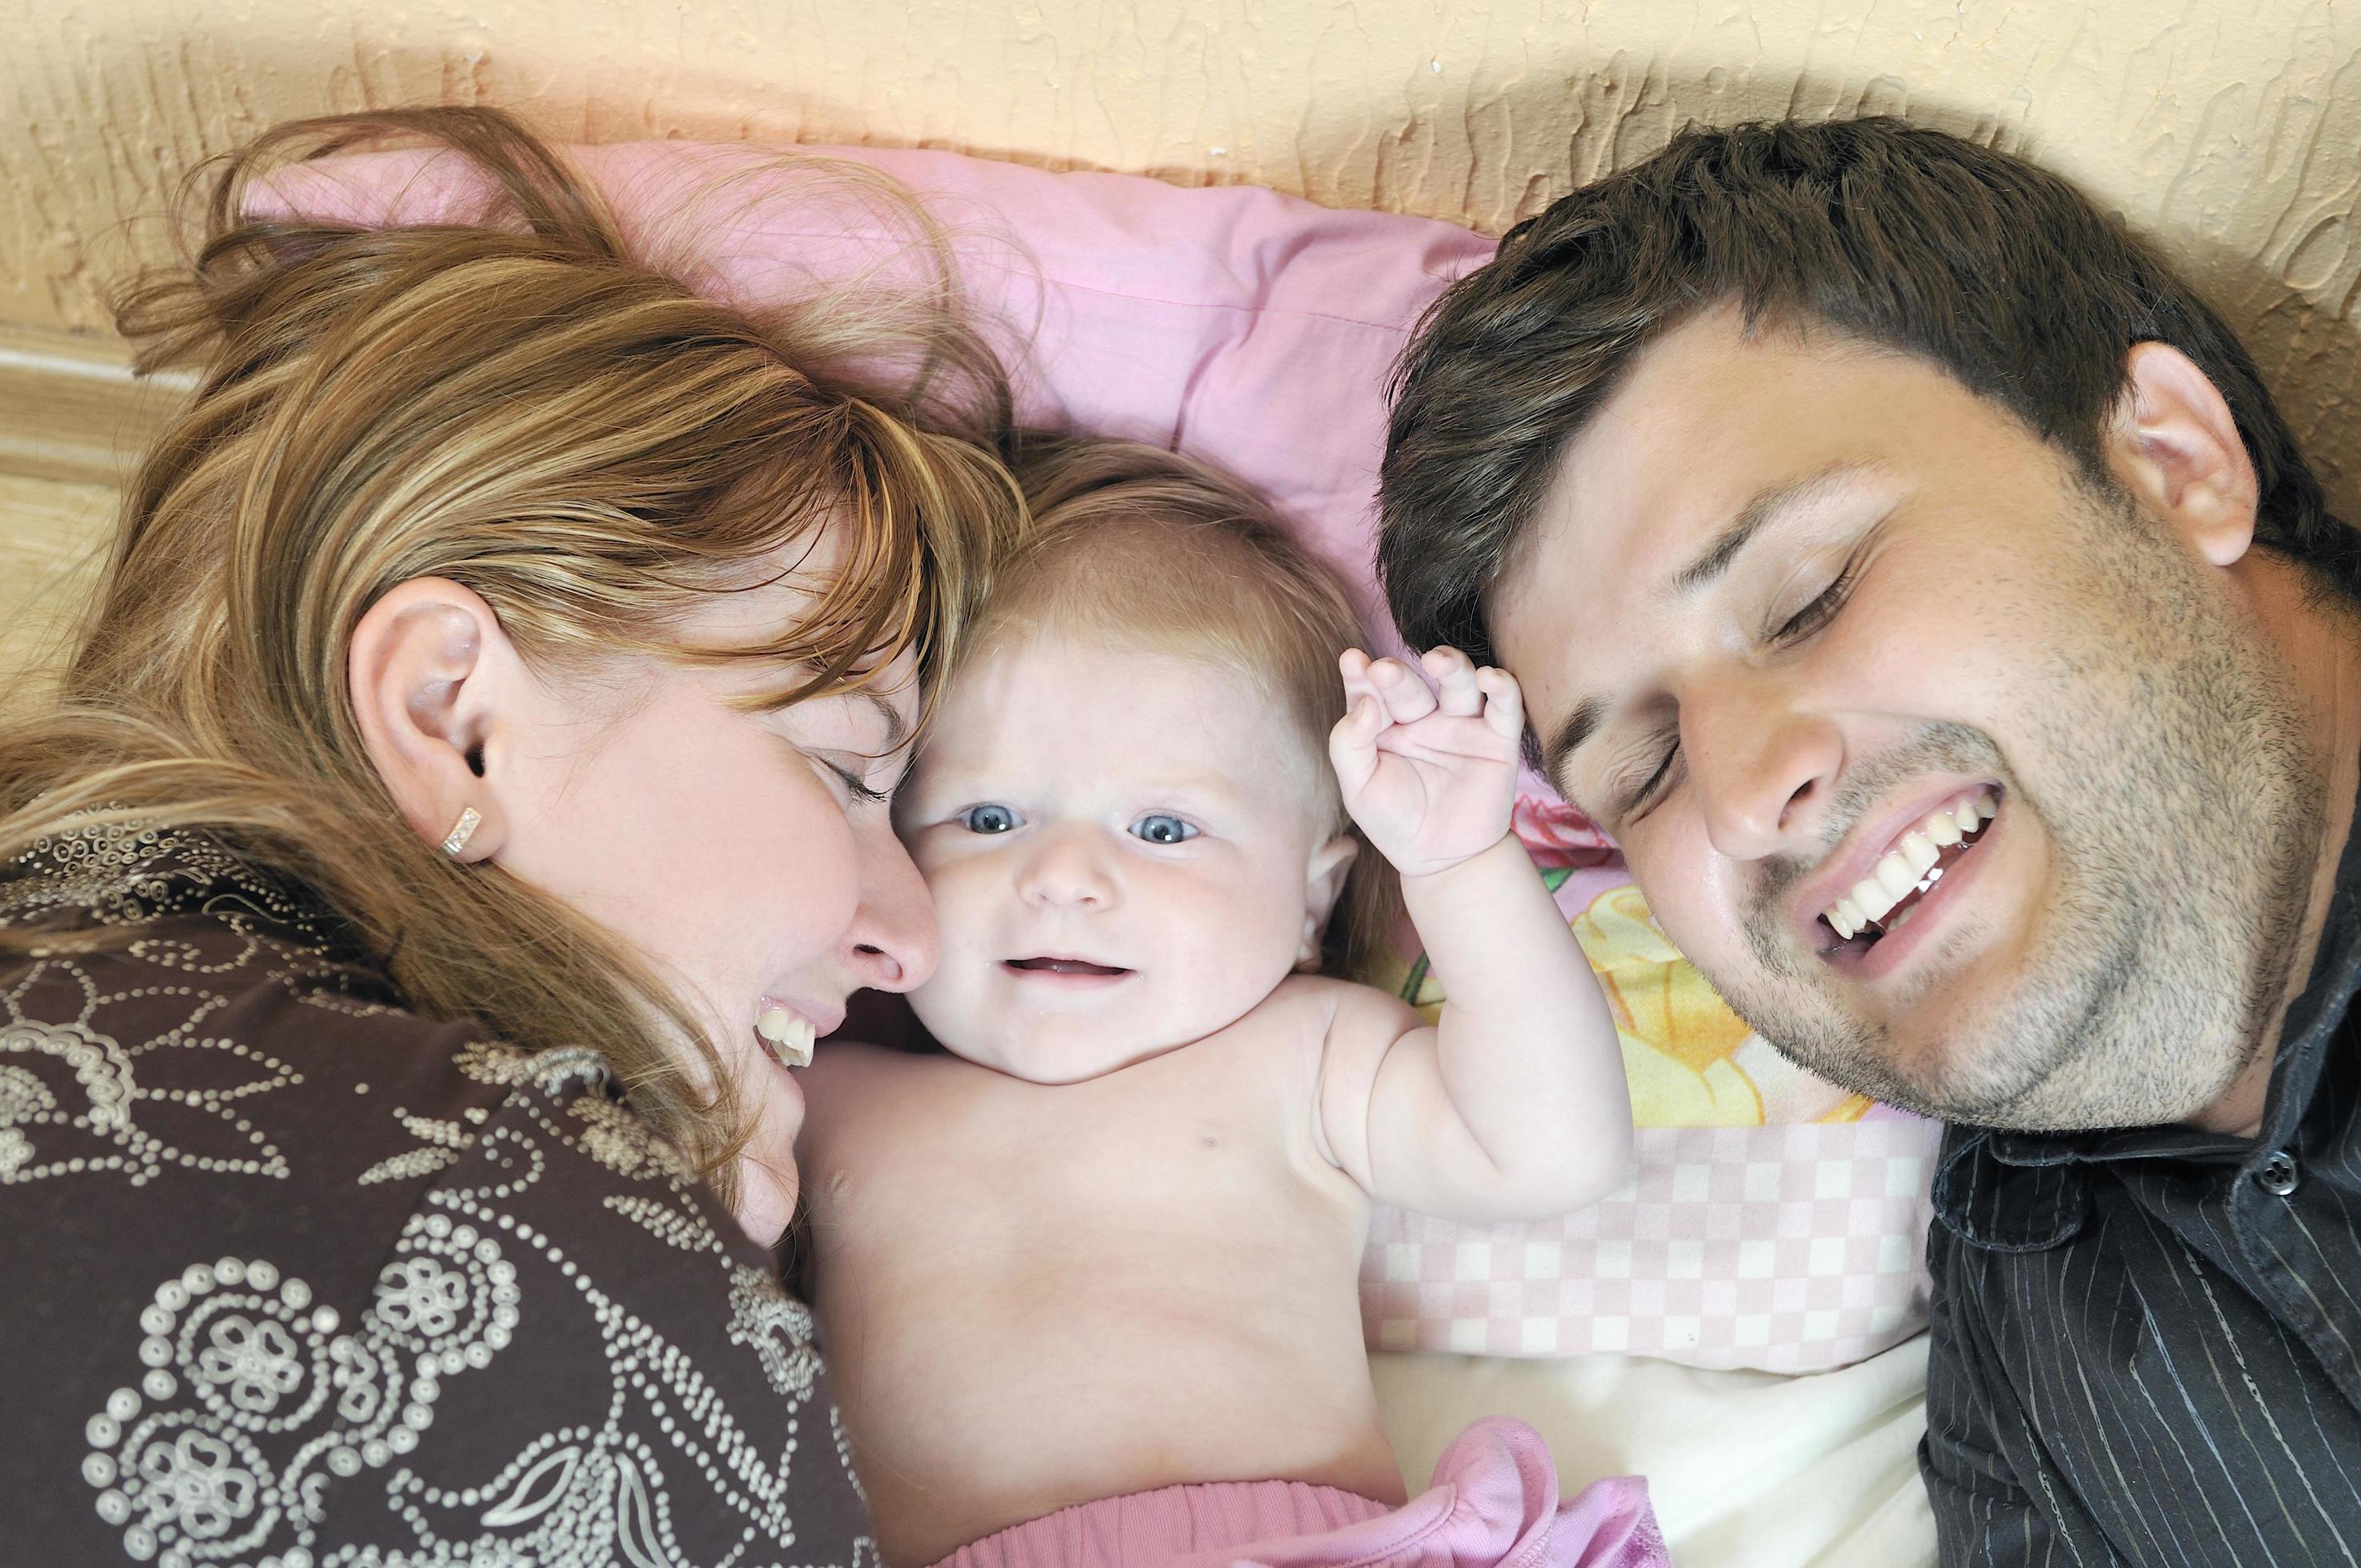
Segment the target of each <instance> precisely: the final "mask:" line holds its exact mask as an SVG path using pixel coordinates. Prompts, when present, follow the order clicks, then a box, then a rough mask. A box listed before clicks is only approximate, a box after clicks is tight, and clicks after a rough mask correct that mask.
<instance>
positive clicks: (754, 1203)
mask: <svg viewBox="0 0 2361 1568" xmlns="http://www.w3.org/2000/svg"><path fill="white" fill-rule="evenodd" d="M802 1190H803V1184H802V1181H801V1180H800V1179H799V1178H798V1176H797V1173H796V1162H795V1157H794V1156H793V1155H789V1156H787V1157H786V1158H785V1161H784V1162H778V1161H774V1160H766V1159H762V1158H758V1157H755V1156H754V1155H753V1154H752V1153H748V1154H742V1155H740V1156H739V1157H738V1201H737V1202H736V1203H735V1204H734V1205H733V1206H732V1211H731V1212H733V1213H735V1214H736V1215H737V1217H738V1228H739V1229H741V1230H742V1231H744V1232H745V1233H746V1236H747V1239H748V1240H750V1241H752V1243H753V1244H754V1245H756V1246H758V1247H762V1248H763V1249H764V1250H765V1251H767V1250H769V1249H770V1248H772V1247H775V1246H777V1245H779V1238H780V1237H781V1236H784V1235H785V1234H787V1224H788V1223H789V1222H790V1221H792V1220H793V1219H794V1218H795V1217H796V1197H797V1195H798V1194H799V1193H800V1192H801V1191H802Z"/></svg>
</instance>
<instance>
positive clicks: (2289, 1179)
mask: <svg viewBox="0 0 2361 1568" xmlns="http://www.w3.org/2000/svg"><path fill="white" fill-rule="evenodd" d="M2301 1179H2302V1176H2301V1172H2299V1171H2298V1170H2297V1169H2296V1164H2295V1156H2293V1155H2291V1154H2290V1153H2288V1152H2287V1150H2285V1149H2278V1150H2275V1151H2273V1153H2272V1155H2271V1157H2270V1158H2268V1159H2267V1160H2265V1161H2263V1164H2262V1168H2261V1169H2259V1170H2257V1171H2256V1172H2255V1181H2256V1183H2257V1185H2258V1186H2260V1187H2261V1188H2262V1190H2264V1191H2266V1192H2268V1193H2269V1194H2270V1195H2271V1196H2272V1197H2274V1198H2285V1197H2286V1196H2288V1195H2289V1194H2290V1193H2291V1192H2293V1191H2294V1190H2295V1189H2296V1183H2297V1182H2299V1181H2301Z"/></svg>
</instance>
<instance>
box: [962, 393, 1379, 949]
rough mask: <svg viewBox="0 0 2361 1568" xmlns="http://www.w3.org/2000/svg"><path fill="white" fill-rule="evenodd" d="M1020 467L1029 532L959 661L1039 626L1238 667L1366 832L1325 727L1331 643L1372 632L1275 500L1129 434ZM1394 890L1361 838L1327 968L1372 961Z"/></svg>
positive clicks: (1356, 642)
mask: <svg viewBox="0 0 2361 1568" xmlns="http://www.w3.org/2000/svg"><path fill="white" fill-rule="evenodd" d="M1016 477H1017V482H1018V483H1019V484H1020V485H1021V486H1022V487H1023V488H1024V491H1025V498H1026V501H1027V506H1028V508H1029V509H1030V510H1031V513H1032V518H1033V521H1032V531H1031V532H1029V533H1027V536H1026V537H1025V539H1024V541H1023V543H1022V544H1021V546H1019V547H1018V548H1017V549H1016V551H1015V553H1014V554H1012V555H1011V556H1010V557H1009V558H1008V560H1007V561H1006V562H1005V564H1004V565H1001V566H1000V568H999V569H998V571H997V572H996V573H995V574H994V580H993V587H992V592H991V595H990V597H989V598H987V599H985V601H984V602H983V606H982V607H981V608H980V609H978V611H977V614H976V620H975V624H974V627H973V629H972V637H971V638H970V640H969V641H968V642H967V644H966V647H965V649H964V651H963V652H962V655H961V656H962V658H966V657H972V656H974V655H977V654H980V653H982V652H984V651H986V650H988V649H990V648H993V647H997V646H1005V645H1006V644H1007V643H1009V642H1012V641H1022V640H1023V639H1025V638H1027V637H1028V636H1032V635H1036V634H1039V633H1045V632H1047V633H1052V634H1056V635H1059V636H1076V635H1081V636H1088V637H1097V638H1104V639H1107V640H1110V641H1115V642H1116V643H1119V644H1121V645H1123V646H1126V647H1131V648H1137V649H1143V650H1146V651H1148V652H1159V653H1172V654H1177V655H1180V656H1181V657H1183V658H1191V659H1202V660H1206V661H1208V662H1210V663H1215V664H1218V665H1220V666H1222V667H1223V668H1224V669H1228V670H1232V671H1235V672H1236V673H1237V674H1243V675H1244V676H1246V679H1247V680H1248V681H1250V682H1251V683H1253V684H1254V685H1256V686H1257V688H1259V689H1260V690H1261V692H1262V693H1263V695H1264V696H1266V697H1267V698H1268V700H1269V701H1270V702H1271V703H1272V704H1273V705H1275V706H1276V707H1279V710H1280V711H1281V712H1283V713H1285V714H1286V715H1287V716H1288V718H1290V721H1291V722H1292V724H1293V727H1294V729H1295V730H1296V732H1297V735H1298V736H1299V738H1300V739H1301V741H1302V744H1303V752H1302V761H1303V762H1304V763H1305V765H1306V766H1307V767H1309V768H1310V769H1311V770H1312V778H1313V780H1314V787H1315V788H1316V789H1318V790H1319V791H1321V793H1322V797H1323V800H1324V801H1325V803H1326V807H1327V811H1328V820H1329V825H1330V829H1331V831H1333V832H1339V833H1346V834H1349V835H1351V836H1352V837H1353V838H1355V839H1360V837H1361V835H1360V830H1359V829H1358V828H1355V827H1354V826H1353V823H1352V821H1351V819H1350V818H1349V817H1346V816H1345V809H1344V805H1343V802H1342V800H1341V798H1340V797H1339V796H1338V795H1337V791H1336V781H1335V774H1334V773H1333V772H1332V771H1331V770H1330V768H1329V766H1328V732H1329V730H1331V729H1334V727H1335V725H1336V721H1337V720H1338V719H1340V718H1344V717H1345V686H1344V677H1343V675H1342V674H1340V673H1339V671H1338V668H1337V658H1338V655H1340V654H1342V653H1343V652H1344V651H1345V649H1347V648H1354V647H1361V646H1366V644H1367V636H1366V634H1365V633H1364V632H1363V630H1362V629H1361V624H1360V619H1359V617H1358V616H1357V615H1356V614H1355V613H1354V609H1353V605H1352V601H1351V600H1350V599H1349V598H1347V597H1346V596H1345V589H1344V587H1343V585H1342V584H1340V583H1339V582H1338V581H1337V580H1336V577H1335V575H1334V573H1332V572H1330V571H1329V570H1328V568H1327V567H1325V566H1323V565H1321V564H1320V563H1319V562H1318V561H1317V560H1315V559H1313V558H1312V555H1311V554H1310V553H1308V552H1307V551H1305V550H1304V549H1303V548H1302V547H1301V545H1298V544H1297V543H1295V542H1294V541H1293V540H1292V539H1290V537H1289V536H1288V534H1287V532H1286V530H1285V528H1284V527H1283V526H1282V525H1281V524H1280V522H1279V518H1278V515H1277V514H1276V513H1275V512H1274V511H1273V510H1271V507H1270V504H1269V503H1268V502H1267V501H1265V500H1264V499H1262V498H1261V497H1259V496H1257V495H1256V494H1255V493H1254V491H1252V490H1250V489H1248V488H1246V486H1244V485H1243V484H1240V483H1239V482H1238V481H1237V480H1236V479H1235V478H1232V477H1230V476H1228V475H1226V474H1224V473H1222V472H1221V471H1220V470H1219V469H1216V468H1214V467H1213V466H1210V465H1208V464H1205V463H1202V462H1199V461H1197V460H1196V459H1194V458H1191V457H1184V456H1182V455H1180V454H1178V453H1173V452H1168V451H1166V450H1165V449H1163V448H1162V447H1158V446H1149V445H1146V444H1141V443H1137V442H1129V441H1111V440H1101V439H1094V438H1086V437H1070V438H1051V439H1041V438H1038V437H1037V438H1030V439H1027V441H1025V442H1024V443H1023V444H1021V449H1020V453H1019V455H1018V457H1017V460H1016ZM1398 897H1399V892H1398V884H1397V883H1396V881H1395V879H1394V876H1393V874H1392V868H1391V867H1389V865H1388V864H1387V863H1386V861H1385V858H1384V857H1383V856H1382V855H1380V854H1378V852H1377V850H1375V849H1374V848H1373V847H1371V846H1370V845H1369V844H1368V843H1367V841H1366V840H1362V842H1361V847H1360V851H1359V853H1358V854H1356V856H1355V857H1354V861H1353V868H1352V871H1351V872H1350V873H1349V874H1348V876H1347V878H1346V881H1345V891H1344V894H1343V895H1342V896H1341V897H1340V898H1339V899H1338V900H1337V903H1336V908H1335V911H1334V914H1333V915H1332V916H1330V918H1329V922H1328V927H1327V932H1326V935H1325V938H1324V939H1323V952H1322V968H1323V970H1324V971H1325V972H1328V973H1331V974H1338V975H1344V976H1347V977H1350V978H1356V979H1357V978H1362V977H1363V976H1365V975H1366V974H1367V973H1368V971H1369V970H1370V967H1371V965H1372V962H1373V960H1375V959H1377V958H1378V956H1379V953H1380V951H1381V948H1382V944H1384V943H1385V942H1386V941H1387V940H1388V939H1389V937H1390V934H1391V928H1392V923H1393V919H1394V914H1395V910H1396V908H1397V900H1398Z"/></svg>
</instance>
